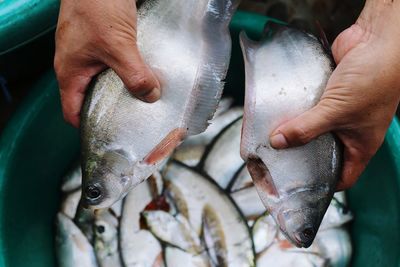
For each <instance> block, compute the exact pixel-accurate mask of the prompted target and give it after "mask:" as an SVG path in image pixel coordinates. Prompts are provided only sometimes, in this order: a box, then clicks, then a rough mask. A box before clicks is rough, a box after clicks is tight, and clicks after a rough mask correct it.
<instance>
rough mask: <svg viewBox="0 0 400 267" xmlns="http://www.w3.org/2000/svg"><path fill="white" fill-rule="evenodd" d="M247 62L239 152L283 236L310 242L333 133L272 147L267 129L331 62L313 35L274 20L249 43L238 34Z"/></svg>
mask: <svg viewBox="0 0 400 267" xmlns="http://www.w3.org/2000/svg"><path fill="white" fill-rule="evenodd" d="M241 45H242V50H243V53H244V56H245V65H246V96H245V112H244V122H243V130H242V140H241V156H242V158H243V159H244V160H245V161H246V162H247V168H248V170H249V172H250V174H251V176H252V178H253V181H254V183H255V185H256V187H257V191H258V193H259V195H260V198H261V200H262V201H263V203H264V205H265V206H266V208H267V210H268V212H269V213H270V214H271V215H272V216H273V218H274V219H275V221H276V222H277V224H278V225H279V226H280V229H281V230H282V232H283V233H284V234H285V235H286V237H287V238H288V239H289V240H290V241H291V242H292V243H293V244H295V245H296V246H298V247H309V246H310V245H311V243H312V241H313V240H314V238H315V235H316V233H317V231H318V228H319V225H320V223H321V221H322V218H323V217H324V214H325V212H326V210H327V208H328V206H329V203H330V202H331V200H332V196H333V193H334V191H335V187H336V183H337V181H338V179H339V177H340V172H341V162H342V151H341V145H340V143H339V141H338V140H337V139H336V138H335V137H334V136H333V135H332V134H331V133H328V134H324V135H322V136H320V137H318V138H316V139H315V140H313V141H311V142H310V143H308V144H307V145H304V146H301V147H296V148H289V149H283V150H275V149H273V148H272V147H271V146H270V143H269V136H270V135H271V134H272V132H273V131H274V130H275V129H276V128H277V127H278V126H279V125H281V124H282V123H284V122H286V121H288V120H290V119H292V118H295V117H297V116H298V115H300V114H302V113H303V112H305V111H307V110H309V109H311V108H312V107H313V106H315V105H316V104H317V102H318V101H319V99H320V97H321V96H322V94H323V92H324V89H325V86H326V83H327V81H328V79H329V77H330V75H331V73H332V70H333V66H334V63H333V61H332V58H331V56H330V55H329V54H328V53H327V52H326V51H325V49H324V47H323V46H322V44H321V43H320V42H319V40H318V39H316V38H315V37H313V36H311V35H309V34H307V33H304V32H301V31H298V30H295V29H292V28H288V27H284V26H281V27H280V29H279V30H277V31H276V32H275V33H274V34H272V36H270V37H269V38H266V39H264V40H263V41H261V42H259V43H256V42H254V41H251V40H249V39H248V38H247V37H246V36H245V35H244V34H242V35H241Z"/></svg>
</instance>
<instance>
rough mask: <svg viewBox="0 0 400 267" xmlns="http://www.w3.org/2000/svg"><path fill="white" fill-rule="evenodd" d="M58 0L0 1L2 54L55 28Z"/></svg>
mask: <svg viewBox="0 0 400 267" xmlns="http://www.w3.org/2000/svg"><path fill="white" fill-rule="evenodd" d="M58 10H59V1H58V0H2V1H0V56H1V55H3V54H6V53H9V52H11V51H13V50H14V49H16V48H18V47H20V46H22V45H24V44H26V43H29V42H30V41H32V40H35V39H36V38H38V37H40V36H42V35H44V34H46V33H47V32H49V31H52V30H54V28H55V26H56V23H57V15H58Z"/></svg>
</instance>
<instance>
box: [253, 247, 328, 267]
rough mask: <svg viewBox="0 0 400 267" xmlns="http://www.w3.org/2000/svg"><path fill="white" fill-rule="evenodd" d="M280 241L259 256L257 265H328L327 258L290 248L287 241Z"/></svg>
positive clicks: (318, 266) (287, 266)
mask: <svg viewBox="0 0 400 267" xmlns="http://www.w3.org/2000/svg"><path fill="white" fill-rule="evenodd" d="M285 241H286V240H284V241H280V242H276V243H274V244H272V245H271V246H270V247H269V248H268V249H267V250H266V251H264V252H262V253H261V254H260V255H259V256H258V257H257V266H262V267H264V266H274V267H292V266H301V267H328V266H329V265H328V262H327V260H326V259H325V258H324V257H322V256H320V255H318V254H315V253H308V252H304V251H301V250H290V249H289V250H288V249H287V248H286V246H287V245H288V244H287V241H286V242H285Z"/></svg>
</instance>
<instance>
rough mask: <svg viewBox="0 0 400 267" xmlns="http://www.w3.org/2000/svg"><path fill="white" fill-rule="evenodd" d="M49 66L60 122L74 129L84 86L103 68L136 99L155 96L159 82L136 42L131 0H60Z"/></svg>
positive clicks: (133, 2) (149, 99)
mask: <svg viewBox="0 0 400 267" xmlns="http://www.w3.org/2000/svg"><path fill="white" fill-rule="evenodd" d="M54 67H55V70H56V74H57V78H58V81H59V85H60V90H61V102H62V107H63V113H64V117H65V120H66V121H67V122H69V123H71V124H72V125H73V126H75V127H78V126H79V120H80V111H81V106H82V103H83V100H84V97H85V90H86V88H87V86H88V84H89V83H90V81H91V79H92V77H93V76H95V75H97V74H98V73H100V72H101V71H103V70H104V69H106V68H107V67H110V68H112V69H113V70H114V71H115V72H116V73H117V74H118V76H120V78H121V79H122V81H123V82H124V84H125V85H126V87H127V88H128V89H129V90H130V91H131V92H132V94H133V95H134V96H136V97H138V98H139V99H141V100H144V101H146V102H154V101H156V100H157V99H158V98H159V97H160V89H159V88H160V84H159V82H158V80H157V78H156V76H155V75H154V74H153V72H152V71H151V70H150V68H149V67H148V66H147V65H146V64H145V62H144V61H143V59H142V57H141V55H140V53H139V50H138V48H137V45H136V3H135V1H133V0H130V1H126V0H115V1H94V0H81V1H67V0H65V1H61V9H60V16H59V20H58V26H57V33H56V56H55V59H54Z"/></svg>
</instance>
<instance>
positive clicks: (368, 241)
mask: <svg viewBox="0 0 400 267" xmlns="http://www.w3.org/2000/svg"><path fill="white" fill-rule="evenodd" d="M266 21H267V19H266V18H265V17H258V16H253V15H251V16H250V15H248V14H245V13H238V14H237V15H236V16H235V18H234V21H233V22H232V33H233V35H234V43H235V45H234V47H233V59H232V65H231V68H230V72H229V77H228V79H227V80H228V83H227V88H226V92H227V93H231V94H233V95H235V96H236V97H237V99H238V101H241V99H242V98H243V88H244V83H243V67H242V64H243V62H242V61H241V52H240V50H239V47H238V45H237V34H238V32H239V30H240V29H242V28H245V29H247V30H248V31H249V32H250V34H251V35H253V36H257V35H258V34H259V33H260V32H261V31H262V28H263V24H264V23H265V22H266ZM78 136H79V135H78V131H77V130H75V129H73V128H71V127H70V126H68V125H67V124H65V123H64V122H63V119H62V115H61V108H60V102H59V93H58V88H57V83H56V80H55V77H54V73H53V72H52V71H49V72H48V73H46V74H45V75H43V77H42V78H41V79H40V81H39V82H38V83H37V84H36V85H35V86H34V88H33V89H32V91H31V94H30V95H29V97H27V98H26V100H25V102H24V103H23V104H22V105H21V107H20V109H19V110H18V112H17V113H16V114H15V116H14V117H13V119H12V120H11V121H10V122H9V124H8V127H7V128H6V129H5V130H4V132H3V134H2V136H1V137H0V267H51V266H55V265H56V263H55V253H54V246H53V241H54V240H53V239H54V224H53V223H54V218H55V214H56V212H57V210H58V208H59V205H60V193H59V188H60V182H61V177H62V175H63V174H64V173H65V172H66V170H68V168H69V167H70V165H71V164H72V163H73V161H74V160H75V159H76V158H77V156H78V154H79V153H78V152H79V137H78ZM348 195H349V200H350V205H351V208H352V210H353V211H354V213H355V220H354V222H353V223H352V224H351V233H352V237H353V242H354V255H353V259H352V266H354V267H368V266H372V267H380V266H382V267H399V266H400V264H399V263H400V229H399V224H400V126H399V123H398V121H397V120H394V121H393V123H392V125H391V127H390V129H389V131H388V133H387V136H386V139H385V142H384V144H383V146H382V148H381V149H380V150H379V152H378V153H377V155H376V156H375V157H374V159H373V160H372V161H371V163H370V164H369V166H368V168H367V170H366V171H365V173H364V174H363V176H362V177H361V179H360V181H359V183H358V184H357V185H356V186H355V187H354V188H353V189H352V190H350V192H349V194H348Z"/></svg>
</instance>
